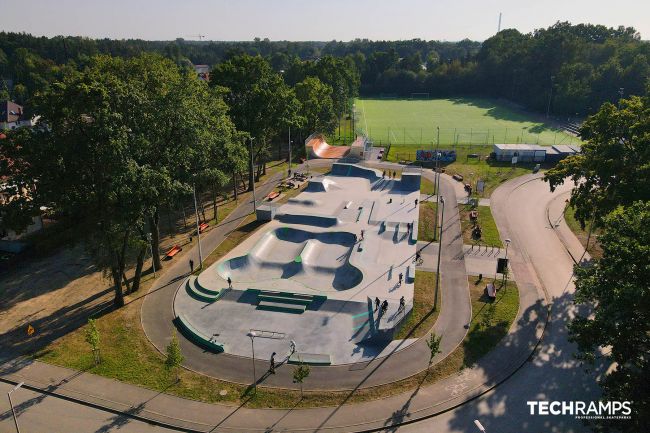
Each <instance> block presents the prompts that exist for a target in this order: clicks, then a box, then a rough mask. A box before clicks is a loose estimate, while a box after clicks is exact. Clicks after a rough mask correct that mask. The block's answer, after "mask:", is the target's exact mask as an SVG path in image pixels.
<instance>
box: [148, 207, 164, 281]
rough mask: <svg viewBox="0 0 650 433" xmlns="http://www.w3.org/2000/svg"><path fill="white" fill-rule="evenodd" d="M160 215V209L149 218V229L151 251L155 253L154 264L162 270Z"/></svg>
mask: <svg viewBox="0 0 650 433" xmlns="http://www.w3.org/2000/svg"><path fill="white" fill-rule="evenodd" d="M159 223H160V214H159V213H158V207H156V209H155V210H154V212H153V214H152V215H151V216H149V228H150V229H151V251H153V263H154V265H155V267H156V269H162V267H163V265H162V260H160V230H159V227H158V225H159Z"/></svg>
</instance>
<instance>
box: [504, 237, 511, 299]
mask: <svg viewBox="0 0 650 433" xmlns="http://www.w3.org/2000/svg"><path fill="white" fill-rule="evenodd" d="M510 242H512V241H511V240H510V239H506V256H505V260H506V268H505V269H504V270H503V282H504V283H505V284H504V287H505V285H506V284H508V245H510Z"/></svg>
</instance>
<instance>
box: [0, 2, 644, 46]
mask: <svg viewBox="0 0 650 433" xmlns="http://www.w3.org/2000/svg"><path fill="white" fill-rule="evenodd" d="M499 12H501V13H502V14H503V18H502V24H501V28H502V29H505V28H516V29H518V30H519V31H521V32H523V33H527V32H530V31H532V30H534V29H536V28H543V27H548V26H550V25H553V24H554V23H555V22H557V21H569V22H572V23H574V24H577V23H593V24H603V25H606V26H613V27H617V26H619V25H625V26H632V27H635V28H636V29H637V31H639V32H640V33H641V36H642V38H643V39H650V1H649V0H617V1H615V2H612V1H611V0H607V1H605V0H541V1H540V0H534V1H532V0H444V1H442V0H428V1H425V0H319V1H315V0H231V1H227V0H182V1H179V0H104V1H101V0H25V1H20V0H18V1H16V0H0V30H4V31H13V32H27V33H31V34H33V35H36V36H41V35H44V36H55V35H74V36H87V37H91V38H113V39H130V38H139V39H148V40H173V39H176V38H184V39H198V36H197V35H199V34H200V35H204V36H205V38H204V40H236V41H242V40H252V39H253V38H255V37H260V38H269V39H271V40H291V41H305V40H310V41H313V40H318V41H330V40H333V39H336V40H339V41H348V40H351V39H356V38H367V39H372V40H398V39H413V38H420V39H426V40H446V41H458V40H461V39H465V38H469V39H472V40H478V41H483V40H485V39H487V38H489V37H490V36H492V35H494V34H495V33H496V31H497V26H498V21H499Z"/></svg>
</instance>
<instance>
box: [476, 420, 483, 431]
mask: <svg viewBox="0 0 650 433" xmlns="http://www.w3.org/2000/svg"><path fill="white" fill-rule="evenodd" d="M474 425H475V426H476V428H478V431H480V432H481V433H485V427H483V424H481V423H480V421H479V420H477V419H475V420H474Z"/></svg>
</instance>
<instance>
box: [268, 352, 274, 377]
mask: <svg viewBox="0 0 650 433" xmlns="http://www.w3.org/2000/svg"><path fill="white" fill-rule="evenodd" d="M269 373H271V374H275V352H273V354H272V355H271V361H270V362H269Z"/></svg>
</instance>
